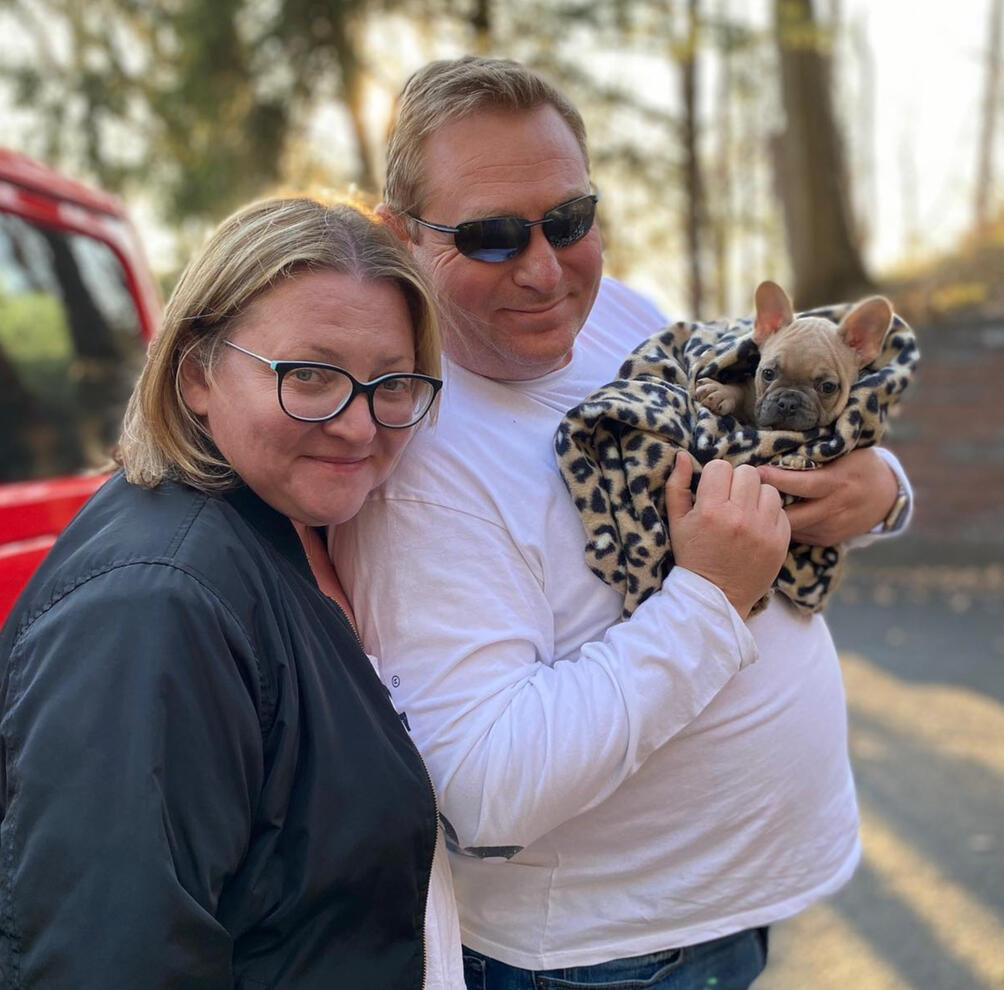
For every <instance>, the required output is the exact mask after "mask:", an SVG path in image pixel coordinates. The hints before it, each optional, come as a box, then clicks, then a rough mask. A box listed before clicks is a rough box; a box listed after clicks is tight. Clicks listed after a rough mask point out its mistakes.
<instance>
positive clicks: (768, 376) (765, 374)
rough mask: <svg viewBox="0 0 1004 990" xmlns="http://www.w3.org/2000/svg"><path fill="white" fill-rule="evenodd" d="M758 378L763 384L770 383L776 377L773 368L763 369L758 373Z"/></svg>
mask: <svg viewBox="0 0 1004 990" xmlns="http://www.w3.org/2000/svg"><path fill="white" fill-rule="evenodd" d="M760 377H761V378H762V379H763V380H764V381H765V382H772V381H774V379H775V378H776V377H777V374H776V373H775V371H774V369H773V368H764V369H763V371H761V372H760Z"/></svg>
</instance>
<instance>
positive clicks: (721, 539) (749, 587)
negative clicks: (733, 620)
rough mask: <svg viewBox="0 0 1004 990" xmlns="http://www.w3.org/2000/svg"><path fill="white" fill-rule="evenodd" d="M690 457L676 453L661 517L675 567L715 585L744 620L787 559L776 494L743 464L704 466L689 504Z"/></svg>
mask: <svg viewBox="0 0 1004 990" xmlns="http://www.w3.org/2000/svg"><path fill="white" fill-rule="evenodd" d="M693 474H694V467H693V463H692V462H691V460H690V455H689V454H687V453H685V452H683V451H679V452H678V453H677V455H676V463H675V464H674V465H673V472H672V474H670V476H669V481H667V482H666V517H667V521H668V523H669V536H670V540H671V542H672V544H673V556H674V557H675V558H676V562H677V563H678V564H680V565H681V566H682V567H686V568H687V569H688V570H691V571H694V572H695V573H696V574H700V575H701V577H704V578H707V579H708V580H709V581H710V582H711V583H712V584H716V585H718V587H719V588H721V589H722V591H723V592H724V593H725V597H726V598H728V600H729V602H731V604H732V607H733V608H734V609H735V610H736V611H737V612H738V613H739V614H740V615H741V616H742V617H743V618H744V619H745V618H746V616H747V615H749V612H750V609H751V608H753V606H754V605H755V604H756V603H757V601H759V599H760V598H761V597H762V596H763V595H764V594H766V592H767V590H768V589H769V588H770V585H771V582H772V581H773V580H774V578H775V577H777V572H778V571H779V570H780V569H781V565H782V564H783V563H784V558H785V557H786V556H787V553H788V541H789V535H790V526H789V524H788V518H787V516H786V515H785V514H784V510H783V509H782V507H781V496H780V495H779V494H778V491H777V489H776V488H774V487H772V486H771V485H766V484H763V483H762V482H761V481H760V477H759V475H758V474H757V471H756V468H754V467H751V466H750V465H748V464H744V465H741V466H740V467H737V468H735V469H733V467H732V465H731V464H729V463H728V462H727V461H718V460H715V461H709V462H708V463H707V464H706V465H705V467H704V471H703V472H702V474H701V480H700V482H698V485H697V496H696V498H691V494H690V481H691V478H692V477H693Z"/></svg>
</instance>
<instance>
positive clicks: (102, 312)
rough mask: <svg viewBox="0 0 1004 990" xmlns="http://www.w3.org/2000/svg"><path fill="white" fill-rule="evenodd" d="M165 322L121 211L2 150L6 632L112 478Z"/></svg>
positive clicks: (1, 568) (1, 525) (1, 572)
mask: <svg viewBox="0 0 1004 990" xmlns="http://www.w3.org/2000/svg"><path fill="white" fill-rule="evenodd" d="M159 312H160V300H159V294H158V292H157V288H156V284H155V283H154V280H153V278H152V277H151V274H150V270H149V268H148V266H147V263H146V261H145V260H144V257H143V252H142V250H141V249H140V244H139V239H138V237H137V236H136V232H135V230H134V228H133V227H132V225H131V224H130V222H129V220H128V218H127V217H126V214H125V212H124V210H123V208H122V204H121V203H120V202H119V201H118V200H117V199H115V198H114V197H113V196H110V195H108V194H107V193H104V192H100V191H97V190H95V189H91V188H89V187H87V186H84V185H81V184H80V183H78V182H75V181H73V180H71V179H68V178H66V177H65V176H62V175H60V174H59V173H57V172H55V171H53V170H52V169H50V168H48V167H46V166H45V165H41V164H39V163H38V162H35V161H32V160H31V159H29V158H26V157H25V156H24V155H21V154H18V153H17V152H13V151H7V150H4V149H3V148H0V621H2V620H3V619H4V618H5V617H6V615H7V613H8V611H9V610H10V608H11V606H12V605H13V603H14V600H15V598H17V596H18V594H19V593H20V591H21V588H23V587H24V584H25V582H26V581H27V580H28V578H29V577H30V576H31V574H32V573H33V571H34V570H35V568H36V567H37V566H38V564H39V562H40V561H41V560H42V558H43V557H44V556H45V554H46V553H47V552H48V550H49V547H51V546H52V544H53V542H54V540H55V539H56V536H57V535H58V534H59V532H60V530H61V529H62V528H63V527H64V526H65V525H66V524H67V523H68V522H69V520H70V519H71V517H72V516H73V514H74V513H75V512H76V511H77V509H78V508H79V507H80V506H81V504H82V503H83V502H84V501H85V500H86V499H87V498H88V497H89V496H90V495H91V494H92V493H93V492H94V491H95V489H97V488H98V486H99V485H100V484H101V483H102V482H103V481H104V480H105V478H106V477H107V474H105V473H102V470H103V469H104V470H107V463H108V461H107V455H108V451H109V449H110V447H111V446H112V444H113V443H114V442H115V439H116V437H117V435H118V427H119V423H120V421H121V416H122V410H123V408H124V405H125V401H126V399H127V398H128V396H129V392H130V390H131V388H132V384H133V382H134V381H135V377H136V374H137V372H138V370H139V367H140V366H141V364H142V361H143V357H144V354H145V351H146V345H147V343H148V342H149V340H150V338H151V336H152V335H153V333H154V330H155V328H156V326H157V321H158V318H159Z"/></svg>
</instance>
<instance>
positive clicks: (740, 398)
mask: <svg viewBox="0 0 1004 990" xmlns="http://www.w3.org/2000/svg"><path fill="white" fill-rule="evenodd" d="M754 301H755V304H756V321H755V323H754V329H753V340H754V342H755V343H756V344H757V346H758V347H759V348H760V361H759V363H758V365H757V368H756V373H755V375H754V376H753V377H752V378H750V379H749V380H747V381H744V382H740V383H737V384H722V383H721V382H717V381H715V380H714V379H712V378H700V379H698V381H697V388H696V390H695V393H694V394H695V396H696V398H697V399H698V401H699V402H701V403H702V404H703V405H705V406H707V408H708V409H710V410H711V411H712V412H715V413H717V414H718V415H720V416H725V415H729V414H731V415H733V416H735V417H736V419H738V420H739V421H740V422H741V423H744V424H747V425H750V426H758V427H760V428H761V429H772V430H811V429H813V428H814V427H817V426H828V425H829V424H830V423H832V422H833V421H834V420H835V419H836V418H837V417H838V416H839V415H840V413H841V412H842V411H843V408H844V406H845V405H846V404H847V396H848V393H849V392H850V388H851V385H852V384H853V383H854V381H855V379H856V378H857V376H858V372H859V371H860V370H861V369H862V368H863V367H864V366H865V365H867V364H869V363H870V362H872V361H873V360H874V359H875V358H876V357H878V355H879V352H880V351H881V349H882V341H883V340H884V339H885V335H886V333H887V332H888V330H889V326H890V324H891V323H892V316H893V313H892V305H891V304H890V302H889V300H888V299H885V298H883V297H882V296H871V297H869V298H868V299H865V300H863V301H862V302H860V303H858V304H857V305H856V306H855V307H854V308H853V309H852V310H851V311H850V312H849V313H848V314H847V315H846V316H845V317H844V318H843V319H842V320H841V321H840V324H839V326H838V325H837V324H835V323H833V322H832V321H830V320H827V319H826V318H824V317H821V316H803V317H801V318H800V319H795V314H794V310H793V309H792V305H791V300H790V299H789V298H788V295H787V293H786V292H785V291H784V289H782V288H781V287H780V286H779V285H777V284H776V283H775V282H761V283H760V285H758V286H757V290H756V294H755V297H754Z"/></svg>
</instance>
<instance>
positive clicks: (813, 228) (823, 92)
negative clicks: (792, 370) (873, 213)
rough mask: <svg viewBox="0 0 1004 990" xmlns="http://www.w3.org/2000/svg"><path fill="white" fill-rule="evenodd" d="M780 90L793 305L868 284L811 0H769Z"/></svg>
mask: <svg viewBox="0 0 1004 990" xmlns="http://www.w3.org/2000/svg"><path fill="white" fill-rule="evenodd" d="M774 9H775V30H776V39H777V46H778V55H779V58H780V65H781V91H782V98H783V104H784V110H785V116H786V118H787V121H786V126H785V130H784V132H783V134H781V135H779V136H777V137H776V138H775V140H774V147H773V155H772V159H773V164H774V175H775V181H776V184H777V189H778V194H779V197H780V199H781V202H782V205H783V208H784V220H785V230H786V234H787V241H788V255H789V258H790V261H791V267H792V271H793V274H794V285H793V287H792V288H793V294H794V299H795V303H796V305H797V306H798V307H799V308H801V309H804V308H807V307H810V306H816V305H820V304H822V303H830V302H836V301H840V300H843V299H850V298H854V297H856V296H858V295H861V294H862V293H864V292H867V291H869V290H870V289H871V288H872V283H871V279H870V278H869V277H868V275H867V274H866V272H865V269H864V265H863V263H862V261H861V256H860V253H859V251H858V248H857V245H856V244H855V242H854V238H853V236H852V230H853V224H852V223H851V219H850V201H851V199H850V196H849V195H848V181H847V172H846V170H845V168H844V160H843V148H842V143H841V139H840V133H839V130H838V127H837V123H836V118H835V116H834V112H833V99H832V94H831V92H830V85H829V71H828V57H829V56H828V48H829V46H828V43H827V40H826V37H825V35H824V33H823V32H822V31H820V29H819V27H818V25H817V24H816V21H815V18H814V16H813V10H812V3H811V0H775V5H774Z"/></svg>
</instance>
